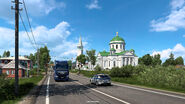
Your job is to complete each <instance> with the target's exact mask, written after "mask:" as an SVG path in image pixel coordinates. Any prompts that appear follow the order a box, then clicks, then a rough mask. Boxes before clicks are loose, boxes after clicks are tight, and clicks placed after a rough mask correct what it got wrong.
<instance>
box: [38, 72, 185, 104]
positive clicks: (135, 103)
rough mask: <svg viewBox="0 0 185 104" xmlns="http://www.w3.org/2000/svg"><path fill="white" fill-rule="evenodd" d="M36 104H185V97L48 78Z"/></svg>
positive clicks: (79, 79)
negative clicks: (56, 80)
mask: <svg viewBox="0 0 185 104" xmlns="http://www.w3.org/2000/svg"><path fill="white" fill-rule="evenodd" d="M36 104H185V95H180V94H173V93H166V92H161V91H153V90H148V89H143V88H138V87H132V86H128V85H122V84H116V83H113V85H112V86H95V85H91V84H90V83H89V78H86V77H83V76H78V75H76V74H70V80H69V81H68V82H55V81H54V79H53V76H52V73H51V75H50V76H48V77H47V79H46V81H45V82H44V84H43V86H42V88H41V91H40V94H39V96H38V97H37V100H36Z"/></svg>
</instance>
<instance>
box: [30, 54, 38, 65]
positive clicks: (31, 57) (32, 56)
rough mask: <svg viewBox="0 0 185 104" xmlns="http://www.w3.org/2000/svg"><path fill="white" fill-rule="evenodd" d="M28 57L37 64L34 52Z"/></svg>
mask: <svg viewBox="0 0 185 104" xmlns="http://www.w3.org/2000/svg"><path fill="white" fill-rule="evenodd" d="M28 58H29V59H30V60H31V61H32V63H33V65H35V64H36V57H35V55H33V54H32V53H31V54H30V55H29V56H28Z"/></svg>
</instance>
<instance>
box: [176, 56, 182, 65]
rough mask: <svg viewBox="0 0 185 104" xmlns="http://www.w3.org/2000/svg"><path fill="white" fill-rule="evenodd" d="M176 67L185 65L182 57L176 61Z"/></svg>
mask: <svg viewBox="0 0 185 104" xmlns="http://www.w3.org/2000/svg"><path fill="white" fill-rule="evenodd" d="M175 65H184V60H183V58H182V57H181V56H179V57H177V58H176V59H175Z"/></svg>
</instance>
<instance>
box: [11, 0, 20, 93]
mask: <svg viewBox="0 0 185 104" xmlns="http://www.w3.org/2000/svg"><path fill="white" fill-rule="evenodd" d="M12 2H13V3H15V8H13V7H12V9H14V10H15V95H16V96H18V95H19V75H18V71H19V10H20V9H19V4H20V2H19V0H15V1H12Z"/></svg>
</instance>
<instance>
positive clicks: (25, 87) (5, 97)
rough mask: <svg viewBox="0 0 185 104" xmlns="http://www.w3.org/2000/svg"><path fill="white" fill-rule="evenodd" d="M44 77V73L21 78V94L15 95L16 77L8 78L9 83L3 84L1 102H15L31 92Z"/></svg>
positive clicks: (0, 94) (3, 103)
mask: <svg viewBox="0 0 185 104" xmlns="http://www.w3.org/2000/svg"><path fill="white" fill-rule="evenodd" d="M42 78H43V75H40V76H33V77H31V78H20V79H19V96H15V95H14V81H15V79H6V80H7V81H8V82H9V83H8V84H6V85H5V86H3V89H2V90H3V92H1V93H0V104H15V103H17V102H18V101H20V99H21V98H22V97H23V96H25V95H26V94H28V93H29V91H30V90H31V89H32V88H33V87H34V86H36V85H37V83H38V82H39V81H40V80H41V79H42Z"/></svg>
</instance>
